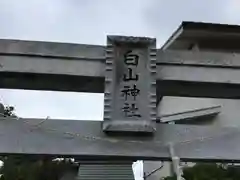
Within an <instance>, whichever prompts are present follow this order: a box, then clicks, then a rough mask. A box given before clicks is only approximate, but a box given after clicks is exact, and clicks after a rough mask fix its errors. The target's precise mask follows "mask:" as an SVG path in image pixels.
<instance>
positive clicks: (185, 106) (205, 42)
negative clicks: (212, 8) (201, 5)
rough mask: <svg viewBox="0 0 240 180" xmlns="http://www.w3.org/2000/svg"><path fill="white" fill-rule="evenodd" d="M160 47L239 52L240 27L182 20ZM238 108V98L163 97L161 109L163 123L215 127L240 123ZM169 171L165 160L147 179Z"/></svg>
mask: <svg viewBox="0 0 240 180" xmlns="http://www.w3.org/2000/svg"><path fill="white" fill-rule="evenodd" d="M161 49H162V50H163V51H169V50H171V51H178V50H181V51H195V52H196V51H201V52H218V53H219V52H229V53H239V51H240V26H237V25H225V24H212V23H199V22H183V23H182V24H181V25H180V26H179V27H178V29H177V30H176V31H175V32H174V33H173V35H172V36H171V37H170V38H169V39H168V40H167V41H166V43H165V44H164V45H163V46H162V48H161ZM193 70H194V67H193ZM216 70H217V69H216ZM223 73H224V71H223ZM239 109H240V101H239V100H232V99H213V98H186V97H163V98H162V100H161V102H160V105H159V109H158V111H159V118H160V121H161V122H164V123H176V124H195V125H212V127H213V128H215V127H219V126H240V121H239V115H238V114H237V112H238V110H239ZM160 165H161V163H160V162H151V161H144V162H143V169H144V170H143V171H144V173H145V174H149V173H150V172H152V171H154V170H155V169H157V168H159V167H160ZM170 174H171V164H170V163H169V162H163V168H161V170H159V171H156V172H155V173H154V174H152V175H151V176H149V177H148V178H146V179H147V180H159V179H160V178H161V177H165V176H168V175H170Z"/></svg>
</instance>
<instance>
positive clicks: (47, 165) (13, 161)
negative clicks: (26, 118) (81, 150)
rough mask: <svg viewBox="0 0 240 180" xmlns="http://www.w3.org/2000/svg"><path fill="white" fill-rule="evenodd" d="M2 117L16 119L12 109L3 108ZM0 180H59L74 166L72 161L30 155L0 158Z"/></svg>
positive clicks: (9, 107) (10, 107)
mask: <svg viewBox="0 0 240 180" xmlns="http://www.w3.org/2000/svg"><path fill="white" fill-rule="evenodd" d="M4 115H5V116H11V117H16V115H15V113H14V107H12V106H7V107H4ZM0 160H1V161H3V166H2V167H1V168H0V174H1V177H0V180H59V179H60V178H61V177H62V175H63V173H64V172H66V171H67V170H69V169H71V168H73V167H75V166H76V163H75V162H73V160H72V159H67V158H65V159H64V158H62V159H61V160H56V158H55V157H36V156H30V155H27V156H26V155H8V156H0Z"/></svg>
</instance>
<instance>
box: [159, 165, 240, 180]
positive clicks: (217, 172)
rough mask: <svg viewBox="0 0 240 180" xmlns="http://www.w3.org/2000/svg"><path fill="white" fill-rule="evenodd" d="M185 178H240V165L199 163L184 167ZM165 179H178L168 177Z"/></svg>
mask: <svg viewBox="0 0 240 180" xmlns="http://www.w3.org/2000/svg"><path fill="white" fill-rule="evenodd" d="M183 178H184V179H185V180H240V167H239V166H234V165H226V164H221V163H219V164H217V163H197V164H196V165H194V166H193V167H186V168H183ZM164 180H176V177H170V176H169V177H166V178H164Z"/></svg>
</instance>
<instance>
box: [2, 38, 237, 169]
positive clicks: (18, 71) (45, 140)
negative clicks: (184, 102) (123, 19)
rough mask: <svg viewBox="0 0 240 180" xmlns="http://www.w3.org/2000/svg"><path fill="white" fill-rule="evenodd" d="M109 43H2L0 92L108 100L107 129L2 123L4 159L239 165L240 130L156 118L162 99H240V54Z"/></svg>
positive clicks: (135, 41) (148, 42)
mask: <svg viewBox="0 0 240 180" xmlns="http://www.w3.org/2000/svg"><path fill="white" fill-rule="evenodd" d="M107 39H108V41H107V46H106V47H104V46H95V45H80V44H65V43H52V42H33V41H18V40H0V88H12V89H36V90H56V91H77V92H92V93H103V92H104V94H105V96H104V121H103V122H100V121H84V120H83V121H73V120H61V121H58V120H53V119H48V120H46V119H27V118H18V119H14V118H8V117H7V118H4V117H3V118H1V121H0V142H1V143H2V144H1V146H0V154H27V155H49V156H66V157H75V158H78V159H80V160H81V161H83V160H84V162H83V163H85V164H86V163H89V162H90V160H94V161H95V164H96V163H97V162H96V161H98V163H99V162H101V161H104V163H106V162H107V161H111V160H115V162H116V163H120V162H124V163H125V162H126V163H127V164H129V162H132V161H135V160H172V158H173V156H176V157H179V158H180V159H182V160H183V161H226V162H228V161H229V162H233V161H236V162H239V161H240V145H239V143H238V142H239V139H240V133H239V129H238V128H235V127H231V128H230V127H229V128H219V129H217V128H214V129H213V128H211V127H199V126H190V125H170V124H163V123H159V122H161V119H159V118H158V115H157V103H158V101H159V100H160V99H161V97H162V96H188V97H212V98H231V99H239V98H240V79H239V77H240V61H239V59H240V55H239V54H232V53H208V52H187V51H162V50H157V49H156V40H155V39H152V38H143V37H141V38H139V37H123V36H108V38H107ZM79 108H80V107H79ZM169 144H170V145H169ZM169 147H171V148H169ZM173 150H174V151H173ZM173 152H174V155H173ZM91 162H92V161H91ZM111 163H113V162H111ZM108 167H111V166H108Z"/></svg>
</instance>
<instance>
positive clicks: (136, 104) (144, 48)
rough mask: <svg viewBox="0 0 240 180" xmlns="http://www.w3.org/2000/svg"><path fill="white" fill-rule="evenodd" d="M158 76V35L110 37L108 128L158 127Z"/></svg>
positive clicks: (140, 129) (151, 129)
mask: <svg viewBox="0 0 240 180" xmlns="http://www.w3.org/2000/svg"><path fill="white" fill-rule="evenodd" d="M155 76H156V39H153V38H145V37H125V36H108V37H107V48H106V72H105V94H104V122H103V130H104V131H107V132H109V131H113V132H114V131H118V132H122V131H123V132H146V133H153V132H154V131H155V123H156V77H155Z"/></svg>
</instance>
